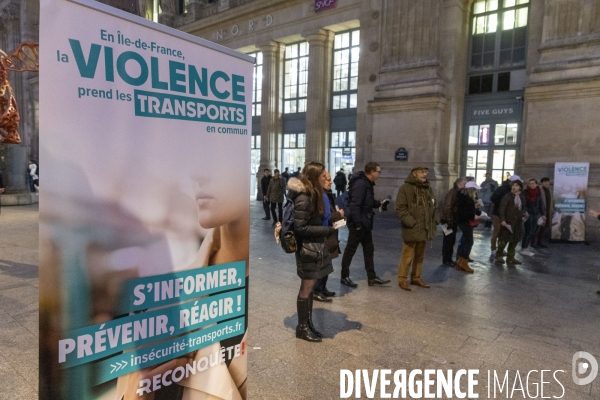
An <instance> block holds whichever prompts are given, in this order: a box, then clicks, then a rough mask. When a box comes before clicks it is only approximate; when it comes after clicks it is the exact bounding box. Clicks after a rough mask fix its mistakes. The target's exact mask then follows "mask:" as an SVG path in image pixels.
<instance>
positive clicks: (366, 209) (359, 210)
mask: <svg viewBox="0 0 600 400" xmlns="http://www.w3.org/2000/svg"><path fill="white" fill-rule="evenodd" d="M380 173H381V166H380V165H379V164H378V163H376V162H368V163H367V165H365V170H364V172H363V171H359V172H358V173H357V174H354V175H352V178H350V188H349V190H348V196H349V207H348V208H349V212H350V215H347V216H346V217H347V218H348V244H347V245H346V248H345V249H344V255H343V256H342V274H341V282H342V284H344V285H346V286H350V287H353V288H355V287H358V285H357V284H356V283H354V282H353V281H352V279H350V263H351V262H352V257H354V254H355V253H356V250H357V249H358V245H359V244H360V245H362V248H363V256H364V259H365V269H366V270H367V283H368V285H369V286H373V285H385V284H387V283H390V282H391V281H389V280H383V279H381V278H379V277H378V276H377V274H376V273H375V262H374V260H373V256H374V254H373V253H374V252H375V246H374V245H373V234H372V230H373V215H375V213H374V211H373V209H374V208H379V207H380V206H381V202H380V201H378V200H375V191H374V190H373V186H375V181H376V180H377V179H379V174H380ZM384 201H385V200H384ZM388 201H389V200H388Z"/></svg>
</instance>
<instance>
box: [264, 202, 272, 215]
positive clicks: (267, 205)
mask: <svg viewBox="0 0 600 400" xmlns="http://www.w3.org/2000/svg"><path fill="white" fill-rule="evenodd" d="M270 205H271V203H269V202H268V201H264V200H263V208H264V210H265V217H266V218H267V219H271V216H270V215H269V208H270Z"/></svg>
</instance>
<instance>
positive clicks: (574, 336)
mask: <svg viewBox="0 0 600 400" xmlns="http://www.w3.org/2000/svg"><path fill="white" fill-rule="evenodd" d="M251 208H252V228H251V239H252V242H251V278H250V298H249V309H250V327H249V329H250V333H249V339H248V344H249V348H250V356H249V378H248V379H249V381H248V386H249V389H248V390H249V392H248V393H249V398H252V399H303V398H304V399H336V398H340V369H349V370H356V369H368V370H373V369H391V370H398V369H407V370H412V369H417V368H419V369H425V368H430V369H442V370H449V369H453V370H456V369H460V368H466V369H479V370H480V375H479V379H480V384H479V385H478V386H477V388H478V390H477V392H478V393H479V394H480V397H479V398H488V396H487V386H486V385H487V371H488V370H492V371H493V370H495V371H497V372H498V374H502V376H504V373H505V371H510V372H509V374H510V375H509V376H510V377H511V378H510V380H511V385H512V380H514V377H515V374H516V371H517V370H518V371H520V374H521V376H522V377H523V384H524V385H525V384H526V383H525V375H526V374H527V372H529V371H530V370H542V369H546V370H553V371H554V370H564V371H565V373H562V375H561V373H559V375H557V376H558V377H559V379H560V382H561V383H562V385H564V388H565V395H564V397H563V398H564V399H568V400H592V399H596V400H597V399H599V398H600V377H599V378H597V379H596V381H595V382H594V383H592V384H590V385H587V386H577V385H575V384H574V383H573V380H572V379H571V360H572V357H573V354H574V353H575V352H576V351H580V350H582V351H587V352H589V353H592V354H593V355H594V356H595V357H596V358H597V359H598V360H600V296H598V295H597V294H596V290H598V289H600V281H599V280H598V279H599V276H600V257H598V255H599V254H600V245H598V244H592V245H583V244H581V245H568V244H553V245H551V247H550V249H548V250H544V251H540V252H539V253H540V254H539V255H537V256H535V257H533V258H527V259H524V265H523V266H521V267H518V268H509V267H506V266H504V267H500V266H496V265H493V264H491V263H489V262H488V260H487V258H488V255H489V254H488V253H489V251H488V247H489V246H488V241H489V231H487V230H486V229H485V228H478V229H477V230H476V234H475V240H476V244H475V247H474V249H473V253H472V258H474V259H476V260H477V261H476V262H475V263H473V268H474V269H475V273H474V274H473V275H466V274H463V273H460V272H458V271H455V270H453V269H450V268H447V267H443V266H440V257H439V254H440V249H441V237H439V236H438V237H437V238H436V240H435V241H434V242H433V243H432V245H428V246H427V253H426V258H425V267H424V274H423V278H424V280H426V281H427V282H428V283H430V284H431V285H432V288H431V289H421V288H413V291H412V292H410V293H409V292H404V291H402V290H400V289H399V288H398V287H397V286H396V285H395V282H396V269H397V262H398V259H399V255H400V250H401V240H400V229H399V223H398V221H397V220H396V219H395V217H394V216H393V215H392V214H391V213H387V214H378V215H377V216H376V220H375V229H374V233H373V235H374V240H375V249H376V250H375V262H376V269H377V272H378V274H379V276H381V277H382V278H387V279H391V280H392V284H390V285H387V286H385V287H368V286H367V282H366V273H365V271H364V268H363V263H362V261H363V260H362V252H361V250H360V249H359V251H358V252H357V255H356V256H355V259H354V261H353V263H352V267H351V277H352V279H354V280H355V281H356V282H357V283H358V284H359V287H358V288H357V289H351V288H348V287H345V286H343V287H342V286H341V285H340V283H339V270H340V258H338V259H336V260H334V268H335V271H334V273H333V274H332V275H331V276H330V283H329V285H328V288H329V289H330V290H333V291H335V292H337V296H336V297H335V298H334V301H333V303H330V304H323V303H315V306H316V309H315V312H314V321H315V325H316V326H317V328H319V329H320V330H321V331H322V332H323V333H324V335H325V339H324V341H323V343H320V344H312V343H307V342H304V341H301V340H297V339H295V337H294V328H295V325H296V321H297V315H296V306H295V304H296V303H295V299H296V295H297V291H298V288H299V278H298V277H297V276H296V272H295V263H294V258H293V255H288V254H285V253H283V251H282V250H281V248H280V247H279V246H277V245H275V243H274V240H273V234H272V229H271V225H270V223H269V221H262V220H261V219H260V218H261V217H262V212H261V209H262V208H261V206H260V204H259V203H256V202H252V205H251ZM37 231H38V230H37V206H24V207H4V208H3V209H2V214H1V215H0V251H1V255H0V315H1V317H2V318H0V385H1V386H0V387H2V389H0V399H28V400H30V399H35V398H37V371H38V368H37V340H38V332H37V324H38V319H37V286H38V278H37V276H38V269H37V264H38V251H37ZM342 236H343V237H345V236H346V233H345V232H343V234H342ZM344 245H345V242H343V243H342V248H343V247H344ZM257 347H260V350H259V349H254V348H257ZM523 371H525V372H523ZM540 380H541V379H540V376H539V374H537V375H535V374H533V375H532V376H531V377H530V385H531V386H530V390H531V392H532V393H531V394H532V395H533V394H534V386H532V385H533V384H534V383H539V382H540ZM544 380H545V381H548V380H550V381H552V382H553V383H551V384H546V386H545V393H544V396H557V397H558V396H560V395H561V392H562V389H561V387H560V386H559V385H558V384H556V382H555V381H554V380H553V379H552V377H551V376H550V379H548V376H545V379H544ZM392 387H393V385H392ZM511 387H512V386H511ZM362 395H363V398H366V397H365V392H364V388H363V392H362ZM378 396H379V390H378V391H377V392H376V396H375V398H379V397H378ZM352 398H354V395H353V396H352ZM492 398H493V397H492ZM496 398H508V396H506V395H505V394H503V395H500V394H498V395H497V396H496ZM513 398H523V397H522V395H521V392H520V391H517V392H515V394H514V396H513Z"/></svg>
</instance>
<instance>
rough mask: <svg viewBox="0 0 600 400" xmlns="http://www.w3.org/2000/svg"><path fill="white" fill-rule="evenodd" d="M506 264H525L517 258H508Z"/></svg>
mask: <svg viewBox="0 0 600 400" xmlns="http://www.w3.org/2000/svg"><path fill="white" fill-rule="evenodd" d="M506 263H507V264H510V265H522V264H523V263H522V262H521V261H519V260H517V259H516V258H507V259H506Z"/></svg>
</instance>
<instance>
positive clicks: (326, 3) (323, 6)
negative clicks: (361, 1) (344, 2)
mask: <svg viewBox="0 0 600 400" xmlns="http://www.w3.org/2000/svg"><path fill="white" fill-rule="evenodd" d="M336 6H337V0H315V12H321V11H325V10H330V9H332V8H335V7H336Z"/></svg>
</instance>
